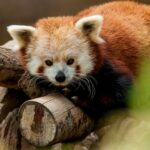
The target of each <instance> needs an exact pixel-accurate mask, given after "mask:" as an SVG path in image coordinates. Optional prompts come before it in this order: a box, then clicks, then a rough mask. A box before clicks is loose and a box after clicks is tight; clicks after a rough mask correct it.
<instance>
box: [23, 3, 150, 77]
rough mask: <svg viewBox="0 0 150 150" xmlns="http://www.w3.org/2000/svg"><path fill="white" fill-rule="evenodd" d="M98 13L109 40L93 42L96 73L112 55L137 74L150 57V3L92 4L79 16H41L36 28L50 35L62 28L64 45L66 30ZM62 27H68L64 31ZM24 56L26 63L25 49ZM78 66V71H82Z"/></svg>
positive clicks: (103, 34)
mask: <svg viewBox="0 0 150 150" xmlns="http://www.w3.org/2000/svg"><path fill="white" fill-rule="evenodd" d="M95 14H96V15H97V14H99V15H102V16H103V17H104V22H103V25H102V31H101V33H100V36H101V37H102V38H103V39H104V40H105V41H106V43H104V44H99V45H98V44H95V43H94V44H93V43H92V42H91V41H89V44H90V45H92V46H91V47H92V48H91V50H93V55H95V58H96V59H95V60H94V61H95V69H94V72H96V71H97V70H99V69H100V66H101V63H102V61H103V58H108V59H109V60H111V62H112V63H113V64H114V65H115V66H116V67H118V68H120V70H121V71H122V72H125V73H126V74H128V75H129V76H132V75H133V76H136V74H137V71H138V68H139V64H140V62H141V59H143V58H144V57H147V56H150V6H148V5H144V4H138V3H135V2H131V1H126V2H111V3H106V4H103V5H99V6H94V7H91V8H89V9H86V10H84V11H82V12H80V13H78V14H77V15H76V16H71V17H53V18H51V17H50V18H47V19H41V20H39V21H38V22H37V23H36V27H37V28H38V29H39V31H40V34H41V35H42V34H43V33H44V34H45V33H46V35H48V36H49V35H51V36H53V34H54V31H56V30H58V31H59V30H60V31H59V32H57V33H55V35H54V36H57V38H58V41H59V39H60V42H59V45H61V42H63V41H62V40H61V39H62V37H63V36H64V35H65V34H66V32H68V31H70V29H71V30H72V31H73V32H75V33H76V31H75V22H76V21H77V20H79V19H80V18H82V17H85V16H91V15H95ZM60 27H65V28H63V30H62V28H61V29H60ZM72 34H74V33H72ZM76 34H79V35H78V37H80V38H86V37H83V35H81V33H76ZM49 43H50V41H49ZM91 43H92V44H91ZM60 50H61V49H60ZM21 55H22V57H21V60H22V63H23V64H24V63H25V61H24V52H21ZM78 68H79V67H77V68H76V69H77V71H79V70H80V69H78ZM40 71H41V68H40Z"/></svg>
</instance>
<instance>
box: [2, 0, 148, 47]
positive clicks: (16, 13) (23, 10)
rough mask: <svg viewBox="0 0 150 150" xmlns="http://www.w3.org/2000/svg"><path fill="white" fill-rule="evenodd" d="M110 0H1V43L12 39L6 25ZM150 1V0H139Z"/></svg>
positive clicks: (69, 11)
mask: <svg viewBox="0 0 150 150" xmlns="http://www.w3.org/2000/svg"><path fill="white" fill-rule="evenodd" d="M108 1H109V0H0V45H1V44H3V43H4V42H6V41H7V40H9V39H10V37H9V35H8V33H7V32H6V26H7V25H10V24H26V25H30V24H33V23H34V22H35V21H36V20H37V19H39V18H42V17H47V16H62V15H73V14H75V13H77V12H78V11H80V10H82V9H85V8H87V7H89V6H92V5H96V4H102V3H105V2H108ZM139 2H143V3H149V4H150V0H139Z"/></svg>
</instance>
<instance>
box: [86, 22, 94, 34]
mask: <svg viewBox="0 0 150 150" xmlns="http://www.w3.org/2000/svg"><path fill="white" fill-rule="evenodd" d="M83 30H84V31H85V32H86V33H90V32H92V31H93V30H94V24H92V23H85V24H84V25H83Z"/></svg>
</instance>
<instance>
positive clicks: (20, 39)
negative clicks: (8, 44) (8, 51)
mask: <svg viewBox="0 0 150 150" xmlns="http://www.w3.org/2000/svg"><path fill="white" fill-rule="evenodd" d="M7 31H8V32H9V34H10V35H11V37H12V38H13V40H14V41H15V42H16V44H17V45H16V47H15V50H19V49H22V48H24V47H25V46H26V45H27V44H28V42H29V41H30V39H31V37H32V36H33V35H34V34H35V32H36V29H35V28H34V27H32V26H23V25H10V26H8V27H7Z"/></svg>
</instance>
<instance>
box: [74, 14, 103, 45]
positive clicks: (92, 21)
mask: <svg viewBox="0 0 150 150" xmlns="http://www.w3.org/2000/svg"><path fill="white" fill-rule="evenodd" d="M102 23H103V16H101V15H94V16H88V17H83V18H81V19H80V20H78V21H77V22H76V24H75V26H76V28H78V29H79V30H81V31H82V32H83V33H84V34H86V35H87V36H89V38H90V39H91V40H92V41H93V42H95V43H98V44H101V43H104V42H105V41H104V40H103V39H102V38H101V37H100V31H101V28H102Z"/></svg>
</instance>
